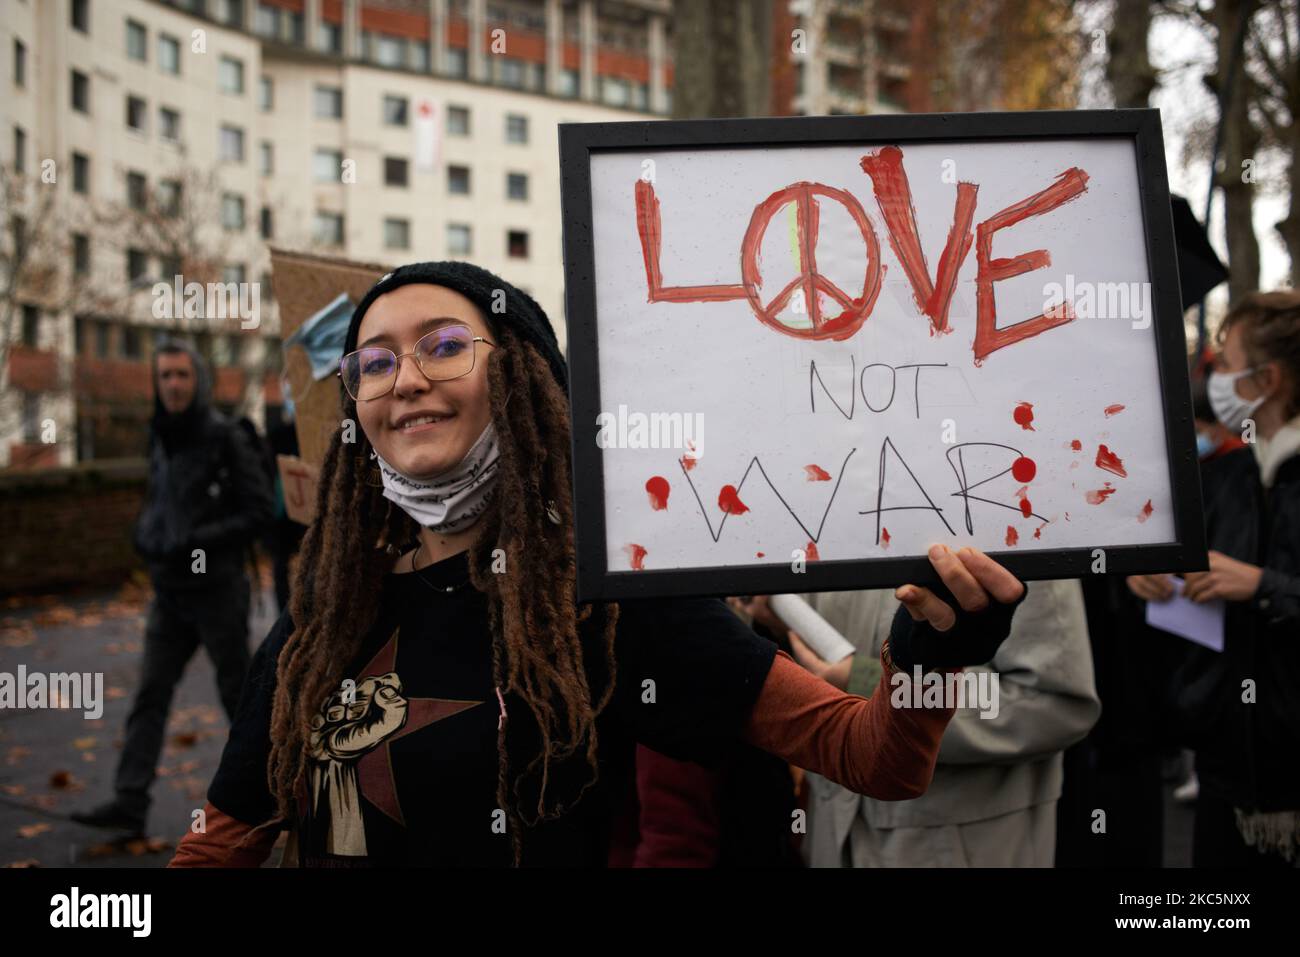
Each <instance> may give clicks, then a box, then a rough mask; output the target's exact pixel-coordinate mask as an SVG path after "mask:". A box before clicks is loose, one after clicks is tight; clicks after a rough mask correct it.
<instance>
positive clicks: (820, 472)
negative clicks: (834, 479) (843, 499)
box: [803, 465, 831, 482]
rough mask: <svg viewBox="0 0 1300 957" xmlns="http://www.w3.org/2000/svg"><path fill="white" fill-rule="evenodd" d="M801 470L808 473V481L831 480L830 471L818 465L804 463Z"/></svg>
mask: <svg viewBox="0 0 1300 957" xmlns="http://www.w3.org/2000/svg"><path fill="white" fill-rule="evenodd" d="M803 470H804V471H805V472H807V473H808V481H810V482H829V481H830V480H831V473H830V472H827V471H826V470H825V469H824V468H822V467H821V466H820V465H805V466H804V467H803Z"/></svg>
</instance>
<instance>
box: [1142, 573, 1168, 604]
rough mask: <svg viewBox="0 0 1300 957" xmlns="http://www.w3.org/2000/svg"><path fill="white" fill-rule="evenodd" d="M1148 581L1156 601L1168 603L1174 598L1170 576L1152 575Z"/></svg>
mask: <svg viewBox="0 0 1300 957" xmlns="http://www.w3.org/2000/svg"><path fill="white" fill-rule="evenodd" d="M1148 580H1149V581H1150V582H1151V587H1152V590H1153V591H1154V592H1155V595H1156V600H1157V601H1168V600H1169V599H1170V598H1173V597H1174V581H1173V579H1172V578H1171V577H1170V576H1168V575H1152V576H1151V578H1150V579H1148Z"/></svg>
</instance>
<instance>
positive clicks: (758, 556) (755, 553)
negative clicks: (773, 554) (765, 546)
mask: <svg viewBox="0 0 1300 957" xmlns="http://www.w3.org/2000/svg"><path fill="white" fill-rule="evenodd" d="M754 557H755V558H762V557H763V553H762V552H754Z"/></svg>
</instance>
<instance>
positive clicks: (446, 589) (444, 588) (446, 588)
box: [411, 539, 470, 594]
mask: <svg viewBox="0 0 1300 957" xmlns="http://www.w3.org/2000/svg"><path fill="white" fill-rule="evenodd" d="M423 547H424V540H423V539H416V545H415V554H413V555H412V556H411V574H412V575H414V576H415V577H416V578H418V579H419V580H420V581H421V582H422V583H423V584H424V585H425V586H426V587H427V588H430V589H432V590H433V591H437V592H443V593H445V594H450V593H452V592H454V591H459V590H460V589H462V588H464V587H465V586H466V585H468V584H469V582H470V580H469V578H466V579H465V580H464V581H463V582H461V583H460V584H458V585H434V584H431V583H430V582H429V581H428V579H426V578H425V577H424V576H423V575H421V574H420V570H419V569H417V568H416V567H415V560H416V559H417V558H419V557H420V549H421V548H423Z"/></svg>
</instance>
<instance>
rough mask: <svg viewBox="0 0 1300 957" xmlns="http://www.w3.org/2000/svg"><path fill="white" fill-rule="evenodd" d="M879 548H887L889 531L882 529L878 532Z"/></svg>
mask: <svg viewBox="0 0 1300 957" xmlns="http://www.w3.org/2000/svg"><path fill="white" fill-rule="evenodd" d="M880 547H881V548H888V547H889V529H887V528H882V529H881V530H880Z"/></svg>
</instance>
